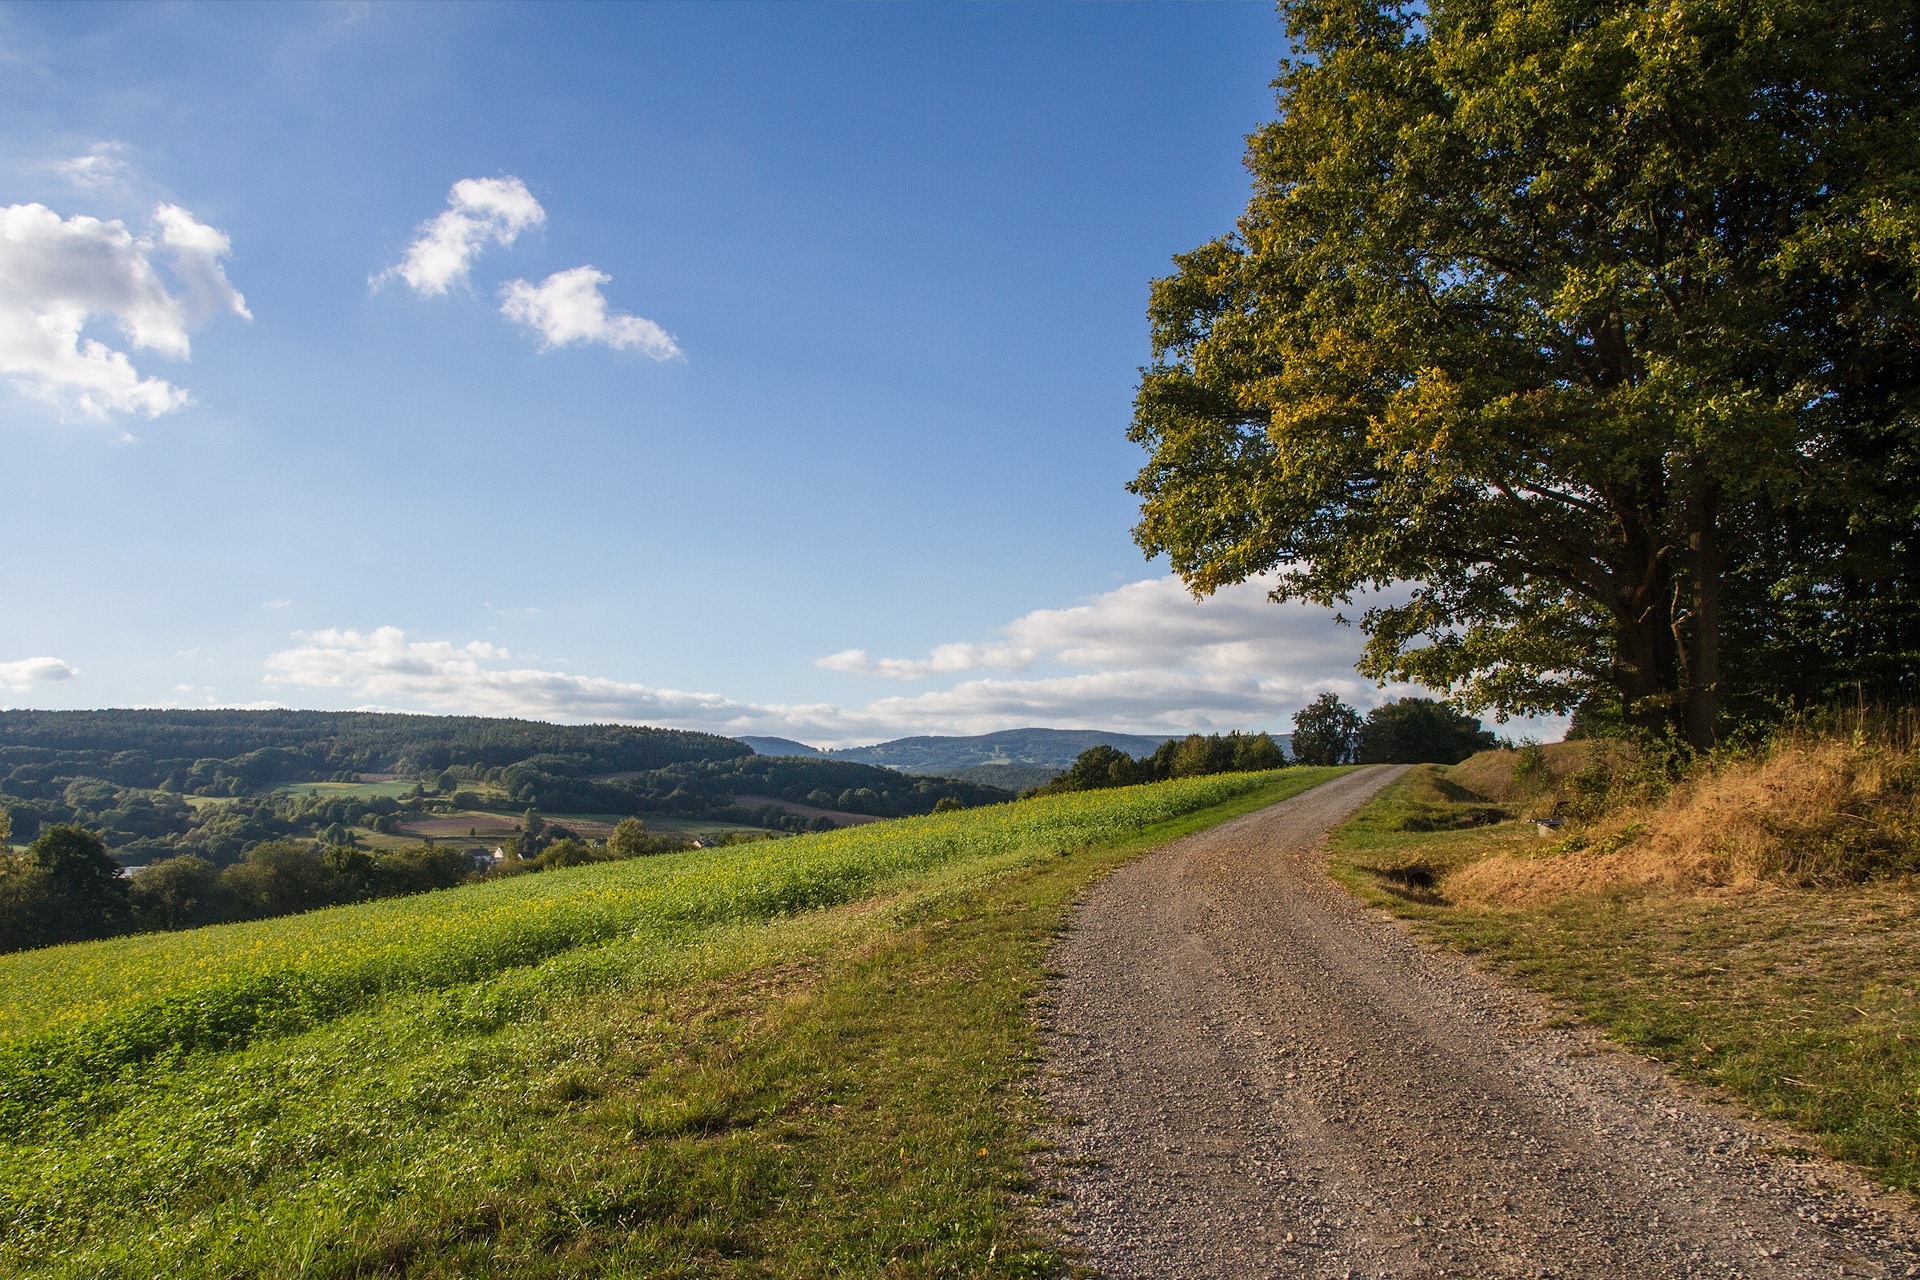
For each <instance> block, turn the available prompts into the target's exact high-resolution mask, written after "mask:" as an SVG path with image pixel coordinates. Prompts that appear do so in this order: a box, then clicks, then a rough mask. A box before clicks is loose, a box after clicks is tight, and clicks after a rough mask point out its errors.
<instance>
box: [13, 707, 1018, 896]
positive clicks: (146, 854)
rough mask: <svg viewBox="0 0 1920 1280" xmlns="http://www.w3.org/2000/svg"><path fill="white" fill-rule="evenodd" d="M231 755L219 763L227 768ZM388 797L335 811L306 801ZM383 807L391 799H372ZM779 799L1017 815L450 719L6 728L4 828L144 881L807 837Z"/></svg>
mask: <svg viewBox="0 0 1920 1280" xmlns="http://www.w3.org/2000/svg"><path fill="white" fill-rule="evenodd" d="M221 753H224V754H221ZM366 779H379V780H390V781H393V782H395V783H396V784H397V785H393V786H389V787H385V788H380V789H378V790H377V791H376V790H370V789H368V788H365V787H355V788H354V789H352V790H351V791H348V792H346V793H344V794H341V793H329V792H327V791H324V790H310V789H302V787H301V784H312V783H329V782H331V783H352V782H360V781H362V780H366ZM382 792H384V793H382ZM736 795H751V796H756V797H762V796H764V797H771V798H773V799H778V800H783V801H787V802H790V803H793V804H804V805H807V806H810V807H813V808H820V809H833V810H838V811H841V812H846V813H854V814H861V815H866V816H871V817H881V818H890V817H904V816H907V815H910V814H919V813H930V812H932V811H933V809H934V807H935V806H936V805H938V804H940V803H941V802H942V801H949V802H950V803H951V804H953V805H958V806H961V807H970V806H973V805H979V804H992V803H996V802H998V801H1002V800H1008V799H1011V798H1012V793H1011V792H1008V791H1003V790H1000V789H998V788H994V787H986V786H980V785H978V784H974V783H967V782H958V781H952V780H948V779H942V778H924V777H908V776H905V775H902V774H899V773H895V772H893V771H892V770H889V769H881V768H876V767H873V766H869V765H860V764H853V763H850V762H845V761H833V760H807V759H798V758H772V757H766V756H756V755H754V754H753V752H752V750H751V749H750V748H748V747H747V746H746V745H745V744H744V743H741V742H737V741H735V740H734V739H731V738H722V737H718V736H716V735H712V734H703V733H687V732H681V731H677V730H666V729H648V728H634V727H630V726H623V725H552V724H543V723H539V722H536V721H522V720H495V719H483V718H479V717H460V716H415V715H394V714H387V713H372V712H317V711H5V712H0V810H4V811H5V813H6V814H7V817H8V819H9V821H10V823H11V827H12V838H13V840H15V841H17V842H19V843H22V844H24V843H28V842H30V841H32V840H33V839H35V838H36V837H37V836H38V835H39V834H40V833H41V832H42V831H43V830H45V829H47V828H49V827H52V826H54V825H57V824H62V823H72V824H77V825H79V826H82V827H85V828H86V829H88V830H90V831H94V832H97V833H98V834H99V835H100V836H101V838H102V839H103V841H104V842H105V844H106V846H107V848H108V849H109V850H110V851H111V852H112V854H113V856H114V857H115V858H116V859H118V860H119V861H120V862H122V863H124V864H127V865H140V864H144V863H148V862H154V861H158V860H161V859H164V858H169V857H174V856H178V855H181V854H193V855H196V856H198V857H201V858H204V859H206V860H207V861H208V862H210V863H212V864H213V865H214V866H216V867H224V866H230V865H233V864H235V863H238V862H240V861H241V860H242V859H243V858H244V857H245V855H246V853H247V851H248V850H249V849H251V848H252V847H254V846H256V845H259V844H262V843H265V842H270V841H284V840H301V839H304V840H314V841H318V842H320V843H322V844H326V845H345V844H351V843H353V835H352V833H353V831H354V830H355V829H360V830H364V831H368V832H373V833H390V832H395V831H397V830H399V829H400V828H401V827H402V826H403V824H405V823H406V822H408V821H410V820H415V819H422V818H430V817H434V816H437V815H439V816H444V815H448V814H454V813H458V812H462V811H494V812H499V813H511V814H513V815H515V816H516V817H517V816H518V815H520V814H522V813H524V812H525V811H526V810H528V809H536V810H541V811H544V812H546V813H549V814H551V813H591V814H598V815H606V816H607V817H608V818H609V819H611V818H615V817H622V816H633V817H640V816H647V815H655V816H661V817H671V818H684V819H702V820H711V821H718V822H732V823H745V824H751V825H758V826H762V827H769V828H774V829H784V830H804V829H810V828H811V827H813V826H817V825H818V824H819V822H820V820H819V819H806V818H801V817H800V816H799V815H797V814H793V813H791V812H786V811H783V810H781V809H780V808H779V807H777V806H769V805H767V804H765V803H762V804H757V805H750V806H746V807H742V806H740V805H738V804H736V803H735V799H734V797H735V796H736Z"/></svg>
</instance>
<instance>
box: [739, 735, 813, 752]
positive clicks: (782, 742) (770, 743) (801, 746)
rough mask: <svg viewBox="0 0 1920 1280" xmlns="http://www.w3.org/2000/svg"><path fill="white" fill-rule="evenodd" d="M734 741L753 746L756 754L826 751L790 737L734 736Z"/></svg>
mask: <svg viewBox="0 0 1920 1280" xmlns="http://www.w3.org/2000/svg"><path fill="white" fill-rule="evenodd" d="M734 741H735V742H744V743H746V744H747V745H748V746H750V747H752V748H753V753H754V754H755V755H758V756H824V755H826V754H827V753H826V752H824V751H822V750H821V749H820V748H818V747H810V746H808V745H807V744H806V743H804V742H795V741H794V740H793V739H792V738H749V737H740V738H735V739H734Z"/></svg>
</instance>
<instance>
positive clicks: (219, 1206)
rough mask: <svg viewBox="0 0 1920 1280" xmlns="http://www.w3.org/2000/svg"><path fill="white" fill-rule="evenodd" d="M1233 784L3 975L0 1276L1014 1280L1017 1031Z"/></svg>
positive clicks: (499, 892) (1270, 794)
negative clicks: (1073, 927) (1065, 955)
mask: <svg viewBox="0 0 1920 1280" xmlns="http://www.w3.org/2000/svg"><path fill="white" fill-rule="evenodd" d="M1331 772H1333V771H1328V770H1311V769H1291V770H1285V771H1282V772H1279V773H1269V774H1230V775H1218V776H1213V777H1206V778H1196V779H1187V780H1181V781H1175V782H1170V783H1163V784H1156V785H1152V786H1143V787H1131V788H1123V789H1118V790H1113V791H1106V792H1092V793H1079V794H1072V795H1065V796H1059V797H1052V798H1047V799H1042V800H1036V801H1028V802H1023V803H1020V804H1014V805H1001V806H994V807H990V808H985V809H976V810H970V811H966V812H962V813H954V814H942V815H938V816H934V817H927V818H918V819H904V820H899V821H893V822H887V823H882V824H875V825H872V826H867V827H862V828H858V829H849V830H842V831H835V832H830V833H825V834H821V835H814V836H806V837H799V838H794V839H789V840H780V841H767V842H760V843H756V844H751V845H744V846H735V847H731V848H726V849H716V850H698V851H690V852H687V853H679V854H669V855H663V856H659V857H655V858H648V859H640V860H635V861H632V862H622V863H613V864H602V865H597V866H591V867H583V868H578V869H574V870H568V871H558V872H550V873H548V874H545V875H540V876H529V877H524V878H519V879H513V880H506V881H498V882H492V883H486V884H481V885H476V886H470V887H465V888H461V889H455V890H448V891H444V892H439V893H432V894H426V895H421V896H418V897H412V898H404V899H392V900H387V901H382V902H374V903H367V904H363V905H359V906H353V907H345V908H336V909H332V910H327V911H321V912H314V913H311V914H309V915H305V916H297V917H289V918H282V919H277V920H270V921H260V922H255V923H249V924H238V925H226V926H218V927H214V928H208V929H200V930H192V931H187V932H183V933H173V934H154V935H145V936H140V937H132V938H122V939H114V940H109V941H105V942H98V943H86V944H79V945H75V946H68V947H61V948H52V949H48V950H45V951H38V952H28V953H23V954H18V955H13V956H8V957H5V958H0V993H4V994H3V995H0V1269H5V1270H7V1271H9V1272H17V1273H22V1274H45V1275H73V1276H79V1275H87V1276H100V1275H110V1276H118V1275H124V1276H136V1275H137V1276H150V1275H155V1274H161V1273H168V1274H177V1275H181V1276H197V1275H208V1276H212V1275H220V1276H241V1275H274V1276H286V1275H350V1274H351V1275H365V1274H396V1275H397V1274H422V1275H426V1274H461V1275H471V1274H502V1275H537V1274H556V1275H559V1274H565V1275H579V1274H634V1275H639V1274H644V1275H747V1274H754V1275H763V1274H769V1273H772V1274H795V1275H801V1274H826V1273H830V1272H831V1273H838V1274H873V1275H880V1274H888V1275H893V1274H926V1275H934V1274H958V1273H962V1272H964V1273H968V1274H995V1275H1030V1274H1047V1273H1050V1272H1051V1271H1052V1270H1053V1269H1054V1268H1055V1262H1056V1260H1054V1259H1053V1258H1052V1255H1051V1254H1050V1253H1048V1252H1047V1250H1046V1249H1045V1247H1044V1242H1036V1241H1033V1240H1031V1239H1028V1238H1027V1237H1026V1235H1025V1228H1024V1227H1023V1226H1022V1225H1021V1222H1022V1219H1021V1216H1020V1212H1019V1203H1018V1198H1019V1194H1020V1188H1021V1184H1022V1178H1023V1172H1022V1170H1023V1160H1024V1152H1025V1150H1026V1147H1025V1145H1024V1144H1025V1143H1026V1142H1027V1140H1028V1139H1027V1138H1026V1136H1025V1135H1026V1132H1027V1130H1026V1126H1027V1125H1028V1123H1029V1122H1030V1120H1031V1106H1030V1104H1029V1103H1028V1102H1026V1101H1025V1100H1024V1094H1023V1093H1022V1091H1021V1089H1020V1087H1019V1083H1020V1081H1021V1079H1023V1078H1024V1076H1025V1074H1026V1073H1027V1071H1028V1070H1029V1068H1030V1055H1031V1051H1032V1045H1031V1023H1030V1011H1029V1000H1030V998H1031V996H1032V994H1033V993H1034V991H1035V990H1036V989H1037V986H1038V983H1039V978H1040V967H1041V964H1042V963H1043V951H1044V945H1045V940H1046V939H1047V938H1048V937H1050V936H1051V933H1052V931H1053V930H1054V929H1055V928H1057V926H1058V924H1059V922H1060V920H1061V918H1062V917H1063V913H1064V911H1065V910H1066V908H1067V905H1068V904H1069V903H1070V902H1071V900H1072V896H1073V894H1074V893H1076V892H1077V891H1078V889H1079V887H1080V886H1082V885H1084V884H1085V883H1086V882H1087V881H1088V880H1089V879H1091V878H1092V877H1094V876H1097V875H1098V874H1100V873H1101V872H1102V871H1103V870H1104V869H1105V868H1107V867H1110V866H1112V865H1115V864H1116V863H1117V862H1118V861H1119V860H1122V859H1124V858H1126V857H1129V856H1132V855H1133V854H1134V853H1135V852H1137V851H1138V850H1140V849H1142V848H1145V847H1149V846H1150V845H1151V844H1152V843H1154V842H1157V841H1158V840H1161V839H1165V838H1168V837H1169V836H1171V835H1174V834H1178V833H1179V832H1181V831H1183V830H1187V829H1192V828H1194V827H1197V826H1201V825H1206V824H1208V823H1211V822H1214V821H1219V820H1222V819H1224V818H1226V817H1230V816H1233V815H1234V814H1236V813H1239V812H1245V811H1247V810H1248V809H1250V808H1253V807H1256V806H1258V805H1262V804H1266V803H1271V802H1272V801H1274V800H1277V799H1280V798H1283V797H1284V796H1285V795H1287V794H1292V793H1294V792H1297V791H1300V790H1304V789H1305V788H1306V787H1308V786H1311V785H1313V784H1315V783H1317V782H1319V781H1321V780H1323V779H1324V778H1325V777H1326V776H1329V774H1330V773H1331Z"/></svg>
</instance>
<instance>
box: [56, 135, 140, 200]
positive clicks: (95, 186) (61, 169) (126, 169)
mask: <svg viewBox="0 0 1920 1280" xmlns="http://www.w3.org/2000/svg"><path fill="white" fill-rule="evenodd" d="M125 150H126V147H125V145H124V144H122V143H118V142H100V143H96V144H94V146H93V147H92V148H91V149H90V150H89V151H88V152H87V154H86V155H83V156H75V157H73V158H72V159H71V160H55V161H54V162H53V170H54V172H55V173H58V174H59V175H60V176H61V177H63V178H65V179H66V180H67V181H68V182H70V183H72V184H73V185H74V186H76V187H79V188H81V189H82V190H86V191H96V190H100V189H102V188H111V187H120V186H124V185H125V184H126V182H127V180H128V179H129V178H131V177H132V176H133V166H132V165H129V164H128V163H127V162H126V161H125V160H123V159H121V158H120V153H121V152H123V151H125Z"/></svg>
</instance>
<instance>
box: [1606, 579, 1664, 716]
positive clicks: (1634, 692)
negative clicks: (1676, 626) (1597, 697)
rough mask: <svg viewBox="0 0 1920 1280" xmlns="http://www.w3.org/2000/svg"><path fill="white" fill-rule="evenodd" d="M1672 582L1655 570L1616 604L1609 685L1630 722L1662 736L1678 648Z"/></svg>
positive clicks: (1623, 595)
mask: <svg viewBox="0 0 1920 1280" xmlns="http://www.w3.org/2000/svg"><path fill="white" fill-rule="evenodd" d="M1672 583H1673V580H1672V578H1671V577H1670V576H1669V575H1668V574H1666V573H1664V572H1660V573H1656V574H1655V575H1653V580H1652V581H1650V582H1647V583H1645V584H1643V585H1642V586H1641V587H1639V588H1638V589H1635V590H1632V591H1628V592H1623V593H1622V595H1621V598H1620V599H1619V600H1618V601H1617V602H1616V603H1615V605H1614V609H1613V616H1614V652H1613V684H1614V688H1616V689H1617V690H1619V692H1620V707H1621V711H1622V712H1623V713H1624V714H1625V716H1626V721H1627V723H1628V724H1629V725H1631V726H1633V727H1634V728H1636V729H1639V730H1641V731H1643V732H1646V733H1652V734H1663V733H1665V732H1667V731H1668V730H1669V729H1670V728H1671V727H1672V726H1673V723H1674V719H1675V712H1676V710H1677V709H1678V708H1677V706H1676V703H1677V702H1678V701H1679V692H1680V650H1679V646H1678V644H1677V643H1676V642H1675V640H1674V636H1673V605H1672V601H1673V585H1672Z"/></svg>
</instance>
